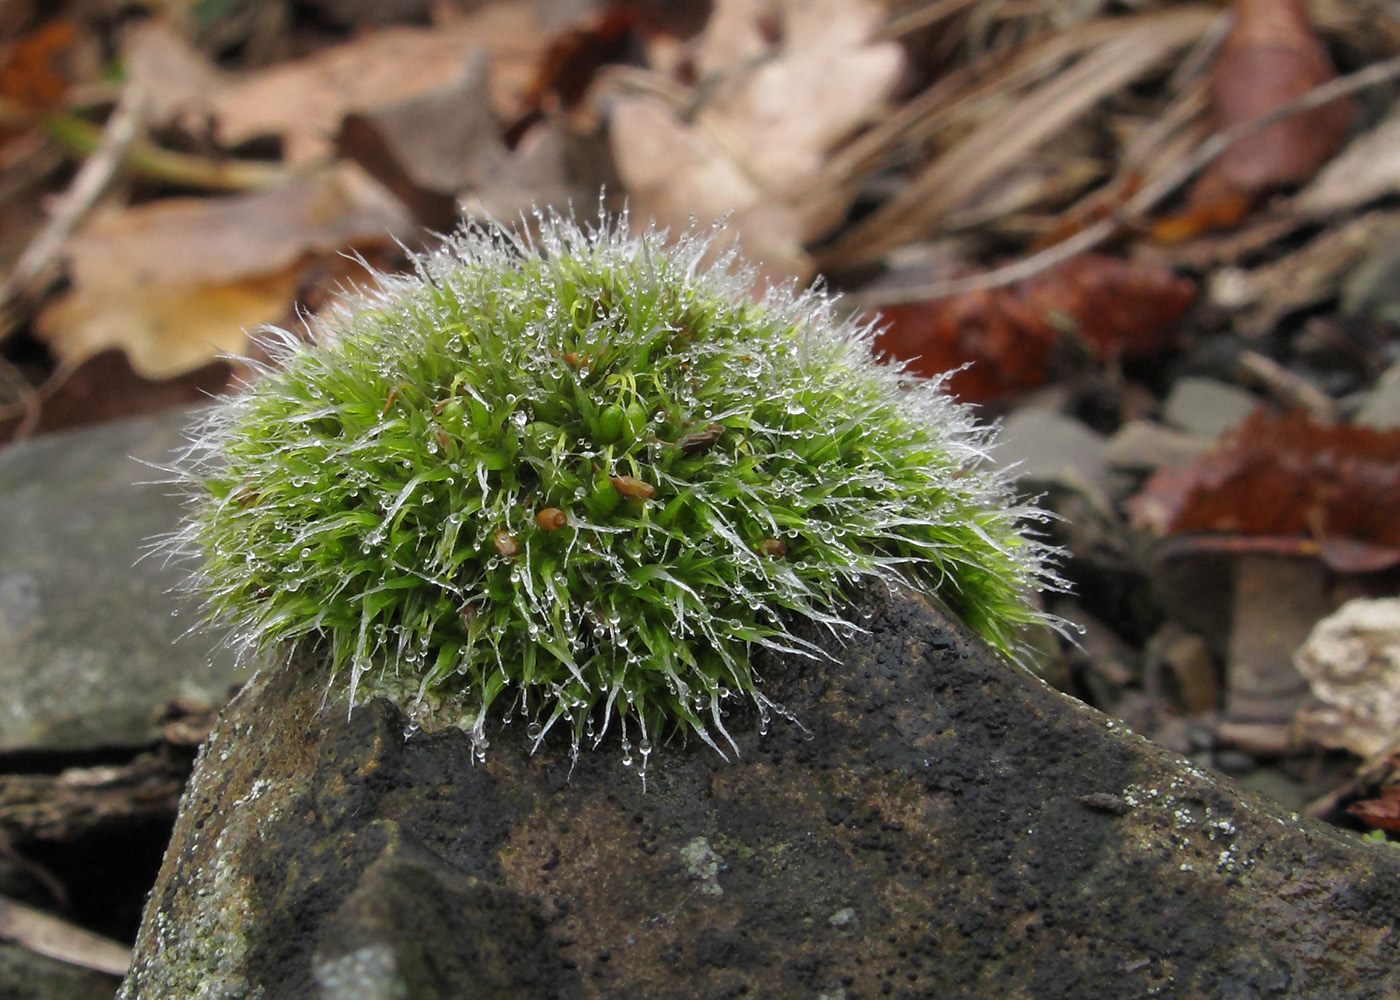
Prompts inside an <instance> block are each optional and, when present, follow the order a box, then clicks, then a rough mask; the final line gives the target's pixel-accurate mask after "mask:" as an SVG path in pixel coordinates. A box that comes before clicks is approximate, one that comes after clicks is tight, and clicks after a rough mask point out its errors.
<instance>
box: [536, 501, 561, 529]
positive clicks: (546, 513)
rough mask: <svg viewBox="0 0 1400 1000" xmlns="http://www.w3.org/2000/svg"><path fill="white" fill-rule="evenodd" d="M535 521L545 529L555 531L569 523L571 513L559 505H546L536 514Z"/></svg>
mask: <svg viewBox="0 0 1400 1000" xmlns="http://www.w3.org/2000/svg"><path fill="white" fill-rule="evenodd" d="M535 523H536V524H538V525H539V526H540V527H541V528H543V529H544V530H545V531H554V530H555V529H556V528H562V527H564V525H566V524H568V523H569V515H568V514H565V513H564V512H563V511H562V510H560V509H559V508H558V507H546V508H545V509H544V510H542V511H540V512H539V513H538V514H536V515H535Z"/></svg>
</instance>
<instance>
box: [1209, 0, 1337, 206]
mask: <svg viewBox="0 0 1400 1000" xmlns="http://www.w3.org/2000/svg"><path fill="white" fill-rule="evenodd" d="M1234 13H1235V23H1234V25H1233V27H1232V28H1231V29H1230V34H1229V36H1227V38H1226V40H1225V46H1224V48H1223V49H1222V51H1221V53H1220V59H1219V60H1218V61H1217V63H1216V65H1215V69H1214V71H1213V72H1212V74H1211V81H1210V86H1211V103H1212V105H1213V107H1214V112H1215V124H1216V127H1217V128H1219V129H1228V128H1230V127H1232V126H1235V125H1239V124H1241V123H1243V122H1247V121H1250V120H1252V119H1255V118H1259V117H1261V116H1263V115H1266V114H1268V113H1269V112H1271V111H1274V110H1276V109H1278V108H1280V107H1283V106H1284V105H1285V104H1287V103H1289V102H1290V101H1293V100H1295V99H1297V98H1298V97H1301V96H1302V95H1303V94H1305V93H1306V92H1307V91H1309V90H1311V89H1312V88H1313V87H1316V86H1317V85H1318V84H1321V83H1325V82H1327V81H1328V80H1330V79H1332V78H1333V77H1334V76H1335V75H1336V74H1335V71H1334V70H1333V68H1332V63H1331V60H1330V59H1329V58H1328V56H1327V51H1326V49H1325V48H1323V45H1322V42H1321V41H1320V40H1319V39H1318V37H1317V32H1316V30H1315V29H1314V28H1313V25H1312V22H1311V21H1310V20H1309V18H1308V12H1307V7H1306V5H1305V4H1304V3H1303V2H1302V0H1235V3H1234ZM1353 111H1354V108H1353V106H1352V103H1351V102H1350V101H1348V100H1338V101H1334V102H1332V103H1331V104H1327V105H1324V106H1323V107H1320V108H1316V109H1314V110H1312V111H1306V112H1303V113H1301V114H1296V115H1292V116H1290V117H1288V118H1285V119H1283V120H1282V121H1279V122H1276V123H1275V124H1273V125H1270V126H1269V127H1267V128H1265V129H1262V130H1260V131H1259V132H1256V133H1255V134H1253V135H1250V136H1247V137H1245V138H1244V139H1241V140H1240V141H1239V142H1237V143H1235V144H1234V145H1233V146H1231V147H1230V148H1229V149H1228V150H1226V151H1225V153H1224V154H1222V155H1221V156H1220V158H1219V159H1217V160H1216V161H1215V162H1214V163H1212V164H1211V165H1210V167H1208V168H1207V169H1206V171H1205V173H1203V174H1202V175H1201V176H1200V178H1199V179H1198V180H1197V181H1196V183H1195V184H1194V185H1192V188H1191V193H1190V196H1189V203H1190V210H1189V213H1188V215H1197V214H1200V215H1203V216H1208V217H1209V219H1208V221H1207V222H1205V223H1204V227H1205V228H1209V227H1210V226H1212V225H1215V224H1218V222H1219V217H1220V215H1221V211H1220V206H1222V205H1227V206H1232V208H1233V210H1234V212H1235V213H1236V217H1237V218H1238V216H1239V215H1243V212H1244V210H1246V209H1247V208H1248V207H1249V206H1250V205H1251V204H1253V203H1255V202H1257V200H1258V199H1259V198H1260V197H1262V196H1263V195H1266V194H1268V193H1270V192H1273V191H1276V190H1277V189H1278V188H1280V187H1283V186H1285V185H1288V184H1296V183H1298V182H1299V181H1305V180H1308V179H1309V178H1310V177H1312V176H1313V174H1314V173H1316V171H1317V168H1318V167H1320V166H1321V165H1322V164H1323V163H1325V162H1326V161H1327V160H1328V159H1329V158H1330V157H1331V156H1332V154H1333V153H1335V152H1336V151H1337V149H1338V147H1339V146H1340V145H1341V143H1342V139H1343V138H1344V137H1345V136H1346V132H1347V127H1348V126H1349V125H1350V123H1351V118H1352V114H1353ZM1241 206H1242V207H1241Z"/></svg>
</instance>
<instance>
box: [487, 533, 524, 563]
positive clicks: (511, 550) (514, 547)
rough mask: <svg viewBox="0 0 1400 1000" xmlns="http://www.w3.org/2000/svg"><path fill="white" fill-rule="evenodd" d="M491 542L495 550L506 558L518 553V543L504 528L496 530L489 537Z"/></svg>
mask: <svg viewBox="0 0 1400 1000" xmlns="http://www.w3.org/2000/svg"><path fill="white" fill-rule="evenodd" d="M491 544H492V545H494V546H496V551H497V552H499V553H500V554H501V555H502V556H504V557H505V558H507V559H509V558H511V557H512V556H518V555H520V543H519V542H517V541H516V540H515V536H514V535H512V534H511V533H510V532H509V531H507V530H506V529H505V528H501V529H500V530H499V531H497V532H496V534H495V535H494V536H493V537H492V538H491Z"/></svg>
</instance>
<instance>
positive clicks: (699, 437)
mask: <svg viewBox="0 0 1400 1000" xmlns="http://www.w3.org/2000/svg"><path fill="white" fill-rule="evenodd" d="M723 433H724V425H723V424H707V425H706V426H705V429H704V430H699V431H695V432H694V433H693V434H687V435H685V437H683V438H681V439H680V440H679V441H677V442H676V447H677V448H679V449H680V450H681V451H682V452H683V453H684V454H686V455H692V454H694V453H695V452H697V451H709V450H710V449H711V448H713V447H714V446H715V442H716V441H718V440H719V438H720V435H721V434H723Z"/></svg>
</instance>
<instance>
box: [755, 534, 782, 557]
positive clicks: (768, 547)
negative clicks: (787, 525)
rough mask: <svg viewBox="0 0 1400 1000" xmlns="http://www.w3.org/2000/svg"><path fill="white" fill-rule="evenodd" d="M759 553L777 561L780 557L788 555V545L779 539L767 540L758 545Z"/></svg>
mask: <svg viewBox="0 0 1400 1000" xmlns="http://www.w3.org/2000/svg"><path fill="white" fill-rule="evenodd" d="M758 551H760V552H762V553H763V554H764V555H765V556H769V557H771V558H773V559H777V558H778V557H779V556H785V555H787V543H786V542H784V541H783V540H782V539H779V538H765V539H763V541H761V542H759V543H758Z"/></svg>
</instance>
